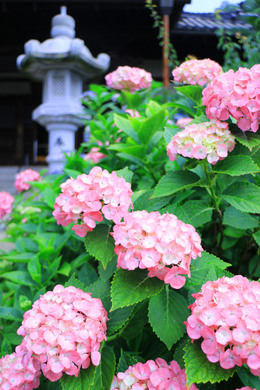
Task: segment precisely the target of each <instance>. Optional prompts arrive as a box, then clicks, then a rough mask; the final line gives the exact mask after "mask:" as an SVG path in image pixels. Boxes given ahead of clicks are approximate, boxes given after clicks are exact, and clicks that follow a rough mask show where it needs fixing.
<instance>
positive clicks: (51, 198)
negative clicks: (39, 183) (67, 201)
mask: <svg viewBox="0 0 260 390" xmlns="http://www.w3.org/2000/svg"><path fill="white" fill-rule="evenodd" d="M42 195H43V198H44V199H45V201H46V203H47V205H48V206H49V207H51V208H52V209H53V208H54V203H55V200H56V198H57V196H58V194H57V193H56V192H55V191H53V189H52V188H45V190H44V191H43V194H42Z"/></svg>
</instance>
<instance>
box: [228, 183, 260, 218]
mask: <svg viewBox="0 0 260 390" xmlns="http://www.w3.org/2000/svg"><path fill="white" fill-rule="evenodd" d="M222 196H223V199H224V200H226V201H227V202H228V203H230V204H231V206H233V207H235V208H236V209H238V210H240V211H242V212H246V213H260V188H259V187H257V186H256V185H255V184H253V183H248V182H238V183H234V184H232V185H231V186H229V187H228V188H227V189H226V190H225V191H224V192H223V195H222Z"/></svg>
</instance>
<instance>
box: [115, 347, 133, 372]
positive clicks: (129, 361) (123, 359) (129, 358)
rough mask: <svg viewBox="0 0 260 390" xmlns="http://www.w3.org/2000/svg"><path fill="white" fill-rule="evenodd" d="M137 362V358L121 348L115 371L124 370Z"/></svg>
mask: <svg viewBox="0 0 260 390" xmlns="http://www.w3.org/2000/svg"><path fill="white" fill-rule="evenodd" d="M137 363H138V359H137V358H136V357H135V356H133V355H132V354H130V353H127V352H124V351H123V350H122V349H121V355H120V358H119V361H118V365H117V370H116V371H117V373H119V372H125V371H126V370H127V369H128V368H129V367H130V366H134V365H135V364H137Z"/></svg>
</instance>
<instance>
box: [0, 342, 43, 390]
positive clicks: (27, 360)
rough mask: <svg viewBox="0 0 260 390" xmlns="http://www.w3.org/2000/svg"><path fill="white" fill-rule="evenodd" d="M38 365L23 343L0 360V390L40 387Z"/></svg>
mask: <svg viewBox="0 0 260 390" xmlns="http://www.w3.org/2000/svg"><path fill="white" fill-rule="evenodd" d="M40 376H41V371H40V363H39V362H38V360H37V359H36V358H34V357H33V356H32V353H31V352H29V351H27V349H26V348H25V347H24V343H22V344H21V345H19V346H18V347H16V349H15V352H14V353H12V354H11V355H6V356H3V357H2V358H1V359H0V388H1V389H2V390H16V389H20V390H32V389H37V387H39V385H40Z"/></svg>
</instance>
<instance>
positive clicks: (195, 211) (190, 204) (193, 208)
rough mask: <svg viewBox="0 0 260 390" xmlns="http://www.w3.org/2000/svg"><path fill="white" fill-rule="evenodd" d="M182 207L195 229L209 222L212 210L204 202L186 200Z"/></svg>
mask: <svg viewBox="0 0 260 390" xmlns="http://www.w3.org/2000/svg"><path fill="white" fill-rule="evenodd" d="M182 207H183V209H184V211H185V212H186V214H187V215H188V217H189V219H190V222H189V223H190V224H191V225H193V226H194V227H195V228H196V227H198V226H202V225H204V224H205V223H207V222H209V221H211V218H212V210H213V208H212V207H210V206H209V204H208V203H207V202H205V201H204V200H188V201H187V202H185V203H184V204H183V205H182ZM183 222H185V221H183Z"/></svg>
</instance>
